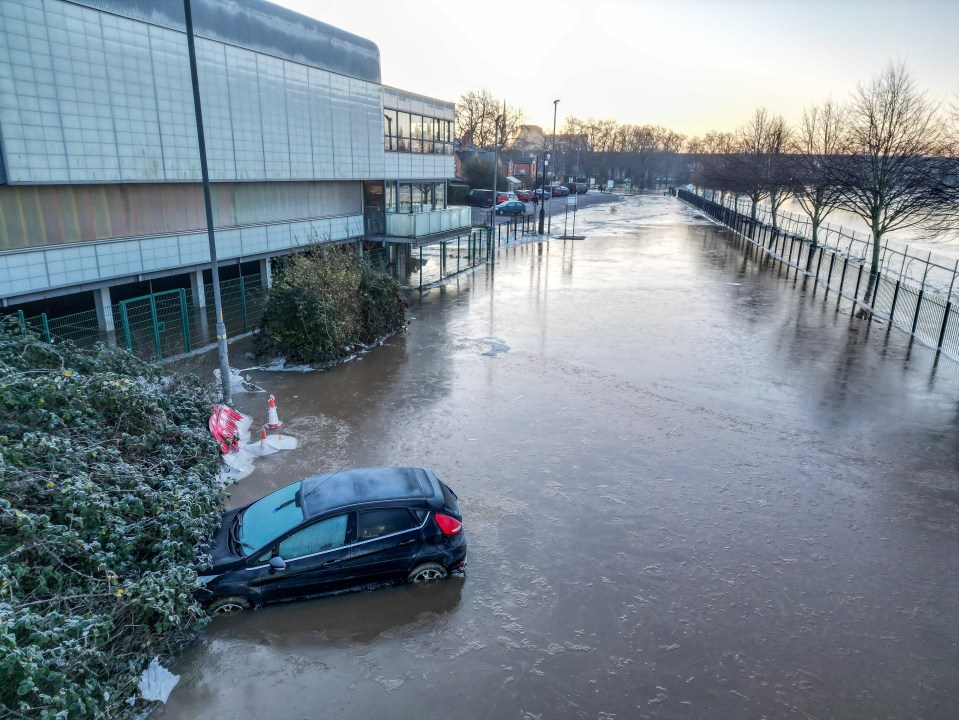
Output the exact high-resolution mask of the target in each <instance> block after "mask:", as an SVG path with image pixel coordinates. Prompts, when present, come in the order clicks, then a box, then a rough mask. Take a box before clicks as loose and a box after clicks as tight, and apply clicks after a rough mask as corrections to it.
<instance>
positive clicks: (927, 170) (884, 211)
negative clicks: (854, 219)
mask: <svg viewBox="0 0 959 720" xmlns="http://www.w3.org/2000/svg"><path fill="white" fill-rule="evenodd" d="M847 127H848V132H847V143H846V147H845V149H844V153H843V155H842V157H841V158H840V159H839V162H837V163H835V164H834V170H833V172H834V179H835V182H836V183H837V184H838V185H839V186H840V187H841V189H842V197H841V201H840V204H841V207H843V208H845V209H847V210H849V211H850V212H852V213H855V214H856V215H858V216H859V217H861V218H862V219H863V220H864V221H865V222H866V223H867V224H868V225H869V227H870V229H871V230H872V261H871V264H870V273H869V283H868V285H867V286H866V294H865V296H864V297H866V298H867V299H868V298H870V297H871V293H872V290H873V288H874V287H875V284H876V278H877V275H878V272H879V261H880V248H881V247H882V239H883V236H884V235H885V234H886V233H887V232H890V231H893V230H900V229H903V228H908V227H916V226H927V227H929V226H934V225H936V224H937V222H938V220H939V218H940V217H941V213H942V210H943V205H942V203H943V200H944V195H943V187H942V183H941V178H942V177H943V176H944V175H945V174H948V173H949V172H950V171H951V170H952V168H951V166H952V164H953V163H952V158H950V157H949V156H948V153H949V149H950V147H949V137H948V132H947V127H946V125H945V123H944V122H943V119H942V117H941V115H940V113H939V103H937V102H935V101H933V100H932V99H931V98H930V97H929V96H928V95H927V94H926V93H925V92H923V91H921V90H919V88H918V87H917V85H916V82H915V80H914V79H913V77H912V74H911V73H910V72H909V71H908V69H907V68H906V66H905V63H903V62H901V61H900V62H891V61H890V63H889V65H888V66H887V67H886V68H885V70H883V71H882V72H881V73H880V74H879V75H877V76H876V77H874V78H873V80H872V81H871V82H869V83H860V84H859V86H858V88H857V89H856V91H855V92H854V93H853V97H852V101H851V102H850V105H849V120H848V125H847Z"/></svg>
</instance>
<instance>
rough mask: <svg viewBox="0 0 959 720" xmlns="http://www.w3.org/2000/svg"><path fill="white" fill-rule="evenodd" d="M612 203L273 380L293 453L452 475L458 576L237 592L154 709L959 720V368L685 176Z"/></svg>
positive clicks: (272, 468)
mask: <svg viewBox="0 0 959 720" xmlns="http://www.w3.org/2000/svg"><path fill="white" fill-rule="evenodd" d="M630 203H632V204H630ZM616 207H617V209H618V210H617V212H616V213H615V214H609V217H610V218H612V219H611V220H609V222H608V223H604V222H603V221H602V219H601V216H600V214H599V213H598V212H597V210H596V209H591V210H592V212H593V216H592V217H591V218H590V217H587V213H585V212H583V213H582V215H583V216H584V217H582V218H581V219H582V220H583V222H585V223H592V227H591V228H590V230H589V239H588V240H586V241H582V242H570V243H569V248H568V249H567V248H566V245H565V244H562V243H558V242H552V243H549V244H548V245H545V244H544V245H543V246H542V251H541V252H540V248H539V247H538V244H536V243H533V244H530V245H527V246H522V247H515V248H512V249H510V250H509V251H507V252H505V253H504V254H503V255H501V257H500V258H499V259H498V261H497V264H496V268H495V273H494V269H493V268H492V267H489V268H486V269H485V270H481V271H478V272H477V273H475V274H473V275H471V276H469V277H468V278H462V279H460V280H459V281H458V282H457V283H456V284H455V285H452V286H450V287H448V288H447V289H446V290H445V291H439V290H433V291H430V292H428V293H424V295H423V297H422V299H421V300H419V299H414V306H413V308H412V310H411V315H412V321H411V324H410V327H409V330H408V332H407V333H406V334H405V336H404V337H403V338H402V342H398V343H397V344H396V345H390V344H389V343H388V344H387V345H386V346H384V347H383V348H380V349H378V350H377V351H376V352H373V353H370V354H369V355H368V356H366V357H364V358H363V359H362V360H360V361H359V362H358V363H356V364H355V365H354V366H353V367H343V368H341V369H339V370H337V371H335V372H333V373H327V374H317V375H315V376H295V377H294V376H291V377H289V378H282V379H279V380H278V381H279V382H281V383H283V384H284V385H285V389H284V393H283V394H282V396H281V397H282V398H287V397H290V396H293V398H294V399H293V400H292V401H290V402H292V405H289V404H287V405H281V406H280V412H281V417H283V415H284V413H286V417H283V419H284V420H285V421H288V422H290V423H291V425H292V426H295V427H296V428H297V434H298V435H300V436H301V437H304V436H307V437H312V436H315V437H316V439H315V440H312V441H311V442H313V443H314V444H313V445H310V446H308V452H300V451H297V452H298V455H297V456H296V457H294V456H293V455H291V456H289V460H288V461H287V462H288V463H289V464H295V463H301V464H309V463H328V462H330V459H331V458H335V459H336V460H337V461H338V462H342V463H344V464H350V465H360V464H425V465H428V466H431V467H433V468H434V469H435V470H436V471H437V472H438V473H439V474H440V476H441V477H443V478H444V479H446V480H447V481H448V482H449V483H450V484H451V485H452V486H453V488H454V489H455V490H456V491H457V493H458V494H459V495H460V504H461V507H462V508H463V513H464V517H465V519H466V527H467V531H468V533H469V542H470V570H469V577H468V578H467V580H466V581H465V583H461V584H460V585H459V586H458V587H457V586H455V585H449V586H446V585H441V586H438V587H437V588H436V589H437V590H440V593H439V594H436V595H430V596H426V597H420V596H417V595H414V594H412V593H411V592H410V591H411V589H410V588H392V589H384V590H377V591H373V592H370V593H360V594H352V595H346V596H342V597H337V598H332V599H321V600H318V601H309V602H304V603H298V604H295V605H288V606H280V607H274V608H268V609H264V610H260V611H257V612H254V613H250V614H248V615H245V616H240V617H237V618H229V619H226V620H222V621H221V620H217V621H216V622H215V623H213V625H212V626H211V627H210V629H209V630H208V631H207V632H205V633H204V637H203V639H202V640H201V642H198V643H196V644H195V645H194V646H193V647H191V648H190V650H189V652H188V653H187V655H186V656H185V657H184V659H183V660H182V662H181V663H180V664H179V665H178V666H177V667H176V668H174V672H177V673H178V674H182V676H183V681H182V683H181V686H180V687H178V688H177V690H175V691H174V694H173V696H172V697H171V701H170V705H169V706H168V707H167V708H165V709H164V710H162V711H161V713H159V715H158V716H159V717H167V718H180V719H185V718H190V720H196V719H198V718H220V717H236V718H246V717H249V718H259V717H317V716H327V715H329V716H334V717H336V716H340V717H365V716H367V715H369V716H373V715H378V716H382V715H387V716H389V717H394V716H395V717H435V716H436V715H437V712H438V711H437V709H438V708H439V709H440V711H441V712H447V711H449V709H450V708H453V711H454V712H455V714H456V716H457V717H458V718H462V719H464V720H472V719H476V720H480V719H481V718H482V719H484V720H485V718H499V717H509V718H512V717H516V718H529V719H530V720H532V719H533V718H536V717H542V718H554V717H561V718H566V717H572V718H589V719H591V720H593V719H595V718H614V717H615V718H633V717H651V718H690V717H692V718H746V717H749V718H753V717H755V718H760V717H770V718H773V717H776V718H778V717H792V716H797V717H817V718H826V717H850V718H851V717H880V716H881V717H886V716H892V717H905V716H910V717H912V716H915V717H923V718H927V719H929V720H940V719H941V720H946V719H947V718H948V719H949V720H952V716H953V715H954V709H955V707H957V706H959V688H957V686H956V684H955V682H954V675H955V673H954V668H955V667H957V666H959V630H957V628H959V623H957V618H959V594H957V593H956V592H955V590H956V588H957V587H959V566H957V565H956V563H955V562H954V558H955V557H956V554H957V553H959V514H957V513H956V512H955V503H956V470H955V469H956V467H957V466H959V443H957V438H959V427H957V424H956V409H957V408H956V402H955V401H956V398H957V397H959V382H957V381H955V380H954V379H953V378H951V377H950V375H949V373H948V372H947V369H946V368H945V366H944V365H943V364H942V363H940V367H939V369H938V370H935V371H933V368H934V367H935V363H934V361H933V357H934V354H933V353H929V352H926V351H924V350H923V349H922V348H915V347H914V348H913V349H912V350H911V353H910V352H909V350H908V344H907V341H906V336H905V335H900V334H897V332H896V331H893V332H891V333H889V332H886V328H884V327H882V326H880V325H875V326H869V325H868V324H864V323H863V322H862V321H860V320H858V319H856V318H854V317H853V316H852V315H851V314H850V312H849V311H848V309H846V308H845V306H842V307H840V308H839V310H838V311H837V308H836V303H835V302H833V300H832V296H831V295H830V296H829V297H828V299H826V298H824V297H823V294H819V295H816V294H814V293H811V292H808V289H807V291H804V290H803V288H802V282H801V281H800V279H799V278H798V277H797V276H796V274H795V273H794V272H792V271H790V272H789V274H788V277H787V273H786V272H785V270H783V271H781V272H780V269H779V267H778V263H777V264H774V263H771V262H769V261H768V260H765V259H764V258H763V256H762V255H757V253H756V252H755V251H754V250H751V249H750V248H749V247H748V246H747V247H743V246H742V245H741V243H739V242H737V241H736V240H735V238H733V237H731V236H730V235H729V233H726V232H724V231H721V230H718V229H716V228H715V227H712V226H709V225H707V224H704V223H702V222H693V223H692V224H690V223H689V222H687V220H688V219H689V217H690V215H689V214H688V213H686V212H685V211H684V210H683V208H682V206H681V205H679V204H678V203H677V202H676V201H675V200H674V199H668V200H663V199H660V198H653V199H650V200H649V201H648V202H647V201H646V200H643V199H639V200H631V201H629V203H618V204H617V205H616ZM579 227H580V226H579V224H578V225H577V228H579ZM607 231H608V232H607ZM567 251H568V253H569V255H568V258H569V260H568V262H567V260H566V258H567V255H566V252H567ZM574 252H575V258H576V260H575V273H574V272H572V256H573V253H574ZM567 265H569V272H568V271H567ZM824 300H826V301H825V302H824ZM506 348H508V350H507V349H506ZM494 349H499V350H500V351H496V352H493V350H494ZM380 350H382V352H380ZM907 356H908V360H907V359H906V358H907ZM272 389H273V388H271V390H272ZM259 400H260V399H258V401H259ZM261 414H262V413H261ZM297 423H299V424H297ZM273 457H276V456H273ZM270 459H271V458H267V460H270ZM289 472H292V471H291V470H290V469H289V468H287V467H285V464H280V463H277V464H275V465H267V464H264V465H263V466H262V468H260V469H258V471H257V473H255V474H254V475H251V476H250V478H248V481H249V487H250V488H251V492H252V491H253V490H255V489H256V488H257V487H259V488H261V489H262V488H264V487H265V486H269V485H271V484H272V483H275V482H277V477H278V476H280V475H282V474H283V473H289Z"/></svg>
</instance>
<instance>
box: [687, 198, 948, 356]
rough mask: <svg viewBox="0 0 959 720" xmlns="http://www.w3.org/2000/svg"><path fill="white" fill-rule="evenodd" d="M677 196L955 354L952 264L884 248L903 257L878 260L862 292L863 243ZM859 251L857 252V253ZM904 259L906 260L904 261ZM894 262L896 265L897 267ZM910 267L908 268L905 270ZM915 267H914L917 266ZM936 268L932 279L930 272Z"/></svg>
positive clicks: (845, 297) (839, 294) (865, 270)
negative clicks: (813, 235) (816, 237)
mask: <svg viewBox="0 0 959 720" xmlns="http://www.w3.org/2000/svg"><path fill="white" fill-rule="evenodd" d="M677 195H678V197H679V199H680V200H682V201H683V202H685V203H687V204H689V205H691V206H692V207H694V208H696V209H697V210H699V211H700V212H702V213H703V214H704V215H706V216H707V217H710V218H712V219H713V220H715V221H717V222H719V223H721V224H723V225H725V226H726V227H728V228H730V229H731V230H733V231H734V232H736V233H738V234H739V235H740V236H741V237H742V238H744V239H745V240H746V241H747V242H748V243H749V244H750V245H752V246H755V247H757V248H760V249H761V250H762V251H763V252H765V253H766V254H767V255H769V256H770V257H771V258H773V259H774V260H776V261H778V262H779V263H781V264H783V265H785V266H787V267H789V268H793V269H794V270H795V271H796V273H797V274H798V273H802V274H803V275H805V276H806V277H808V278H811V279H813V280H814V281H815V282H816V283H817V284H819V285H821V286H822V287H823V288H824V289H825V290H826V297H828V296H829V293H830V292H834V293H835V294H836V299H837V302H842V301H846V302H847V303H849V304H850V306H851V307H850V309H851V310H857V309H865V310H867V311H869V312H870V313H872V314H873V315H874V316H876V317H878V318H881V319H883V320H886V321H888V322H889V323H891V324H892V325H894V326H895V327H897V328H899V329H901V330H904V331H905V332H907V333H909V334H911V335H912V336H913V337H915V338H916V339H917V340H919V341H920V342H922V343H924V344H926V345H928V346H930V347H932V348H935V349H937V350H939V351H941V352H943V353H945V354H947V355H949V356H950V357H952V358H953V359H956V360H959V313H957V312H956V305H957V303H959V297H956V294H955V293H956V292H957V290H959V287H957V282H956V276H957V273H956V271H955V269H953V270H952V271H951V272H950V269H949V268H948V267H946V266H944V265H941V264H935V263H932V262H931V260H926V261H925V262H926V266H925V267H922V266H921V265H917V263H922V262H923V260H922V258H917V257H910V256H908V255H906V254H903V253H901V252H899V251H895V250H890V249H886V248H883V253H882V257H883V258H884V259H885V258H887V257H896V256H897V253H898V255H899V256H901V258H900V260H901V262H886V261H884V262H882V263H881V264H880V268H879V271H878V272H877V273H876V277H875V278H874V282H873V283H872V285H871V290H870V292H869V296H868V297H866V291H867V288H870V283H869V265H870V263H869V261H868V259H867V258H868V253H867V252H865V249H864V248H862V247H857V248H855V250H854V248H853V246H852V245H851V244H850V245H849V246H847V247H845V248H843V247H840V246H837V245H832V244H828V243H823V242H820V243H818V244H816V245H813V243H812V240H810V239H809V238H808V237H806V236H805V235H804V234H800V233H797V232H795V230H796V227H795V226H794V225H785V226H783V225H781V226H780V227H779V228H774V227H773V226H772V224H771V223H769V222H764V221H763V219H766V218H763V219H757V220H752V219H751V218H750V216H749V214H748V213H744V212H741V208H738V207H728V206H726V205H722V204H720V203H717V202H713V201H712V200H707V199H706V198H704V197H701V196H700V195H697V194H695V193H692V192H690V191H688V190H679V191H678V193H677ZM860 253H861V254H860ZM907 263H908V264H907ZM896 265H898V266H899V267H898V269H897V268H896ZM907 268H909V269H910V270H911V271H912V272H907V271H906V270H907ZM917 270H918V271H917ZM933 272H934V280H933V279H931V276H932V275H933Z"/></svg>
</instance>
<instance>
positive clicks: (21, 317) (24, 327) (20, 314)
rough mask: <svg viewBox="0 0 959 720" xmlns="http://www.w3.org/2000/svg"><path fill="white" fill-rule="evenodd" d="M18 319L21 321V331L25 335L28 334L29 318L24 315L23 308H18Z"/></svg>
mask: <svg viewBox="0 0 959 720" xmlns="http://www.w3.org/2000/svg"><path fill="white" fill-rule="evenodd" d="M17 320H19V321H20V332H21V333H23V337H26V336H27V319H26V318H25V317H24V315H23V310H17Z"/></svg>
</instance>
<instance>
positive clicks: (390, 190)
mask: <svg viewBox="0 0 959 720" xmlns="http://www.w3.org/2000/svg"><path fill="white" fill-rule="evenodd" d="M386 211H387V212H395V211H396V183H393V182H388V183H386Z"/></svg>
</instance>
